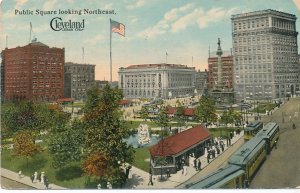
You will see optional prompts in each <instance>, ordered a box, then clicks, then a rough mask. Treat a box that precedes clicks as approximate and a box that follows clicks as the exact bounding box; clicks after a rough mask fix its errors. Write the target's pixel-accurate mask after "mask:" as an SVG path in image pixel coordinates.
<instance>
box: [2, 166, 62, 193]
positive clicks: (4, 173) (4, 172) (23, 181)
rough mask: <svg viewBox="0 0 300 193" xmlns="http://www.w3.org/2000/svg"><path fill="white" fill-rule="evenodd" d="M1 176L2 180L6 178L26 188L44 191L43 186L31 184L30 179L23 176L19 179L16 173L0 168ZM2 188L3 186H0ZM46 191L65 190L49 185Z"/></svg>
mask: <svg viewBox="0 0 300 193" xmlns="http://www.w3.org/2000/svg"><path fill="white" fill-rule="evenodd" d="M1 176H2V177H4V178H8V179H10V180H13V181H16V182H19V183H21V184H25V185H27V186H30V187H33V188H35V189H46V187H45V185H44V184H42V183H41V182H33V183H32V181H31V179H30V177H28V176H24V175H21V177H20V176H19V174H18V173H16V172H13V171H10V170H7V169H5V168H1ZM1 187H2V188H3V186H1ZM48 189H52V190H62V189H67V188H64V187H61V186H57V185H55V184H51V182H50V184H49V186H48Z"/></svg>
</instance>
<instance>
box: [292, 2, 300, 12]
mask: <svg viewBox="0 0 300 193" xmlns="http://www.w3.org/2000/svg"><path fill="white" fill-rule="evenodd" d="M293 1H294V3H295V5H296V7H297V9H298V10H299V11H300V0H293Z"/></svg>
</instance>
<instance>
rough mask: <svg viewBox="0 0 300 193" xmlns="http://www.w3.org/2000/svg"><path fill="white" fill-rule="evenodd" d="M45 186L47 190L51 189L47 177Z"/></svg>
mask: <svg viewBox="0 0 300 193" xmlns="http://www.w3.org/2000/svg"><path fill="white" fill-rule="evenodd" d="M44 184H45V187H46V189H48V188H49V180H48V178H47V177H46V176H45V181H44Z"/></svg>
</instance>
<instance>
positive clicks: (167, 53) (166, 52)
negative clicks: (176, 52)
mask: <svg viewBox="0 0 300 193" xmlns="http://www.w3.org/2000/svg"><path fill="white" fill-rule="evenodd" d="M166 64H168V52H166Z"/></svg>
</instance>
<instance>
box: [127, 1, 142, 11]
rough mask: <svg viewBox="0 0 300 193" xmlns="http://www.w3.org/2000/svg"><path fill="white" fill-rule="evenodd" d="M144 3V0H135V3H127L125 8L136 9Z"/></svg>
mask: <svg viewBox="0 0 300 193" xmlns="http://www.w3.org/2000/svg"><path fill="white" fill-rule="evenodd" d="M145 4H146V1H145V0H136V1H135V3H133V4H130V5H127V9H136V8H139V7H142V6H144V5H145Z"/></svg>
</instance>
